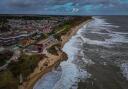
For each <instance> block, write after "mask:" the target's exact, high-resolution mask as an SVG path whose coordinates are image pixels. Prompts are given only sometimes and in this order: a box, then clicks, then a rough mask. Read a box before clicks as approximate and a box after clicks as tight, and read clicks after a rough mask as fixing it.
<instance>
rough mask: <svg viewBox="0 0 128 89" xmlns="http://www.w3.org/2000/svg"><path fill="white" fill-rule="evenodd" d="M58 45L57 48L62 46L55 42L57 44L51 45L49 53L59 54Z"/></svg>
mask: <svg viewBox="0 0 128 89" xmlns="http://www.w3.org/2000/svg"><path fill="white" fill-rule="evenodd" d="M56 47H57V48H60V47H61V45H60V44H55V45H53V46H51V47H50V48H48V49H47V51H48V52H49V53H51V54H53V55H58V53H57V50H56Z"/></svg>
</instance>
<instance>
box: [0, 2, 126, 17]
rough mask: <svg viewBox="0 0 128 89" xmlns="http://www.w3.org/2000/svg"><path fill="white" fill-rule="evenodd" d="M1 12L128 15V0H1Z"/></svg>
mask: <svg viewBox="0 0 128 89" xmlns="http://www.w3.org/2000/svg"><path fill="white" fill-rule="evenodd" d="M0 14H41V15H128V0H0Z"/></svg>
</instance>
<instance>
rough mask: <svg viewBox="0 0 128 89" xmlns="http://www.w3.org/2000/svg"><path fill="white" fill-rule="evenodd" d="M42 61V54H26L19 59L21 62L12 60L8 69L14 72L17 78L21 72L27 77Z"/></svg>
mask: <svg viewBox="0 0 128 89" xmlns="http://www.w3.org/2000/svg"><path fill="white" fill-rule="evenodd" d="M39 61H40V55H31V56H28V55H25V54H23V55H22V57H21V58H20V59H19V62H11V63H10V64H9V66H8V69H9V70H10V71H11V72H12V73H13V75H14V76H16V77H17V78H18V77H19V75H20V74H22V75H23V78H24V79H26V78H27V76H28V75H29V74H30V73H32V72H33V71H34V69H35V67H36V66H37V64H38V62H39Z"/></svg>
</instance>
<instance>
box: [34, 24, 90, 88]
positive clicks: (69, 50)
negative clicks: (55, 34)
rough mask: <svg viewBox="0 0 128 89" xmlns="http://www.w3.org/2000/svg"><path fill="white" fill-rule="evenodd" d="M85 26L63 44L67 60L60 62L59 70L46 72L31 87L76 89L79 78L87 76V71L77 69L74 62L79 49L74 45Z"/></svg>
mask: <svg viewBox="0 0 128 89" xmlns="http://www.w3.org/2000/svg"><path fill="white" fill-rule="evenodd" d="M85 28H86V25H85V26H83V27H82V28H81V29H79V31H78V32H77V34H76V35H75V36H73V37H72V38H71V39H70V40H69V41H68V42H67V43H66V44H65V45H64V47H63V49H62V50H63V51H64V52H65V53H66V54H67V55H68V60H67V61H64V62H61V63H60V67H61V71H56V72H50V73H47V74H46V75H45V76H43V77H42V78H41V79H40V80H39V81H38V82H37V83H36V84H35V86H34V88H33V89H77V84H78V82H79V79H80V78H86V77H88V76H89V73H87V71H84V70H81V69H79V67H78V66H77V65H76V64H74V61H75V59H76V55H77V53H78V51H79V50H80V49H79V47H76V46H74V45H75V44H77V43H78V42H80V41H79V40H78V38H79V37H80V36H81V32H82V31H81V30H83V29H85ZM58 72H59V73H58ZM60 73H61V74H60ZM56 77H58V78H59V79H58V78H56Z"/></svg>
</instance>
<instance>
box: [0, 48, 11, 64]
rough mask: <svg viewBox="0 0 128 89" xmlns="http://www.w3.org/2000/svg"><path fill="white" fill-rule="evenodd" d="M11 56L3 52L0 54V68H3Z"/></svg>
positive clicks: (8, 52) (7, 52)
mask: <svg viewBox="0 0 128 89" xmlns="http://www.w3.org/2000/svg"><path fill="white" fill-rule="evenodd" d="M12 55H13V52H11V51H8V50H5V51H2V52H0V66H3V65H4V64H5V63H6V61H8V60H9V59H10V58H11V57H12Z"/></svg>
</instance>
